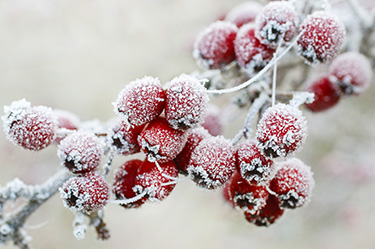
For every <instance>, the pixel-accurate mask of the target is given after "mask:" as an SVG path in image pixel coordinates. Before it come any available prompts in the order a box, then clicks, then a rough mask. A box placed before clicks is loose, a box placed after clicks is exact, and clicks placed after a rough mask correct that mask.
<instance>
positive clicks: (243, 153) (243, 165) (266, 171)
mask: <svg viewBox="0 0 375 249" xmlns="http://www.w3.org/2000/svg"><path fill="white" fill-rule="evenodd" d="M273 165H274V164H273V161H272V160H271V159H268V158H266V157H265V156H264V155H263V154H262V153H261V152H260V150H259V148H258V146H257V141H255V140H250V139H248V140H245V141H244V142H242V143H241V144H240V145H239V146H238V148H237V150H236V168H237V171H238V172H239V173H240V175H241V177H242V178H244V179H245V180H247V181H248V182H249V183H250V184H264V183H266V182H268V181H269V180H270V179H271V177H273V175H274V166H273Z"/></svg>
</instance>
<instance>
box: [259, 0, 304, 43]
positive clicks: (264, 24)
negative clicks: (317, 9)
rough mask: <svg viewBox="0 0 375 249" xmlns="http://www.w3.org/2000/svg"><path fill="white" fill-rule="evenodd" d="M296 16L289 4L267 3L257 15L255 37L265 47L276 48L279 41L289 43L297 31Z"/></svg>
mask: <svg viewBox="0 0 375 249" xmlns="http://www.w3.org/2000/svg"><path fill="white" fill-rule="evenodd" d="M298 21H299V20H298V16H297V13H296V11H295V9H294V7H293V5H292V4H291V3H289V2H283V1H276V2H271V3H268V4H267V5H266V6H264V8H263V9H262V11H261V12H260V13H259V14H258V15H257V18H256V20H255V22H256V33H255V34H256V36H257V38H258V39H259V41H260V42H261V43H263V44H266V45H267V46H270V47H273V48H276V47H277V46H278V44H279V43H280V42H281V41H284V42H289V41H291V40H292V39H293V37H294V36H295V34H296V33H297V29H298Z"/></svg>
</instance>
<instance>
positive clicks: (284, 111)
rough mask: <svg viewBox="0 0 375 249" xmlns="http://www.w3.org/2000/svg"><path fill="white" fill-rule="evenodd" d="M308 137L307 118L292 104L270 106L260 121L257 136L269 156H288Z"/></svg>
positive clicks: (260, 145) (263, 151) (260, 146)
mask: <svg viewBox="0 0 375 249" xmlns="http://www.w3.org/2000/svg"><path fill="white" fill-rule="evenodd" d="M306 137H307V124H306V119H305V117H304V116H303V115H302V112H301V111H300V110H299V109H298V108H296V107H294V106H291V105H286V104H277V105H275V106H273V107H270V108H268V109H267V110H266V111H265V112H264V114H263V116H262V118H261V120H260V121H259V123H258V127H257V131H256V138H257V139H258V142H259V143H258V146H259V148H260V150H261V151H262V153H264V154H265V155H266V156H267V157H279V156H287V155H290V154H293V153H294V152H296V151H298V150H299V149H300V148H301V147H302V144H303V143H304V142H305V140H306Z"/></svg>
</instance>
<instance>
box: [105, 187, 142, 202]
mask: <svg viewBox="0 0 375 249" xmlns="http://www.w3.org/2000/svg"><path fill="white" fill-rule="evenodd" d="M147 193H148V191H147V190H144V191H143V192H142V193H140V194H139V195H136V196H134V197H132V198H127V199H123V200H111V201H109V203H114V204H118V205H127V204H130V203H133V202H136V201H139V200H140V199H142V198H143V197H144V196H145V195H146V194H147Z"/></svg>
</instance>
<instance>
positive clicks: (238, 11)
mask: <svg viewBox="0 0 375 249" xmlns="http://www.w3.org/2000/svg"><path fill="white" fill-rule="evenodd" d="M262 8H263V6H262V5H261V4H259V3H257V2H253V1H250V2H243V3H241V4H238V5H236V6H235V7H234V8H233V9H231V10H230V11H229V12H228V13H227V15H226V16H225V21H228V22H231V23H234V24H235V25H236V26H237V27H238V28H240V27H241V26H243V25H244V24H247V23H252V22H254V21H255V18H256V16H257V15H258V13H259V12H260V11H261V10H262Z"/></svg>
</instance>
